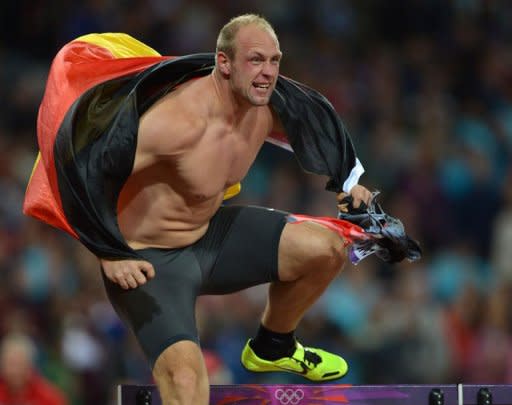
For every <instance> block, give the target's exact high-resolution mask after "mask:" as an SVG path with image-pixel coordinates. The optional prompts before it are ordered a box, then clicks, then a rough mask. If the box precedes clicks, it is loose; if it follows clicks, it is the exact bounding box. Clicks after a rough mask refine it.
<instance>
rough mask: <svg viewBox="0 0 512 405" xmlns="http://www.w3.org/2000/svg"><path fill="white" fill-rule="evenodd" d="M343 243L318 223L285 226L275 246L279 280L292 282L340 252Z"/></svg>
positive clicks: (333, 233) (307, 222) (291, 223)
mask: <svg viewBox="0 0 512 405" xmlns="http://www.w3.org/2000/svg"><path fill="white" fill-rule="evenodd" d="M343 246H344V241H343V239H342V238H341V237H340V236H338V235H337V234H336V233H335V232H333V231H332V230H330V229H328V228H326V227H325V226H323V225H320V224H318V223H314V222H310V221H306V222H301V223H295V222H288V223H287V224H286V226H285V227H284V229H283V232H282V235H281V242H280V244H279V256H278V257H279V280H280V281H293V280H296V279H297V278H298V277H299V276H301V275H302V274H304V272H305V271H307V270H311V269H314V268H315V267H318V266H321V265H322V263H325V262H326V261H328V260H329V258H330V257H332V256H333V255H336V254H339V250H343V249H344V248H343Z"/></svg>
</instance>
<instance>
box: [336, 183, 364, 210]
mask: <svg viewBox="0 0 512 405" xmlns="http://www.w3.org/2000/svg"><path fill="white" fill-rule="evenodd" d="M347 195H351V196H352V198H353V201H352V206H353V207H354V208H359V206H360V205H361V203H365V204H366V205H367V206H368V205H370V201H371V200H372V193H371V191H370V190H368V189H367V188H366V187H364V186H361V185H360V184H356V185H355V186H354V187H352V189H351V190H350V193H349V194H347V193H339V194H338V195H337V196H336V199H337V200H338V203H340V202H341V200H343V199H344V198H345V197H346V196H347ZM338 209H339V210H340V211H342V212H346V211H347V207H345V206H344V204H338Z"/></svg>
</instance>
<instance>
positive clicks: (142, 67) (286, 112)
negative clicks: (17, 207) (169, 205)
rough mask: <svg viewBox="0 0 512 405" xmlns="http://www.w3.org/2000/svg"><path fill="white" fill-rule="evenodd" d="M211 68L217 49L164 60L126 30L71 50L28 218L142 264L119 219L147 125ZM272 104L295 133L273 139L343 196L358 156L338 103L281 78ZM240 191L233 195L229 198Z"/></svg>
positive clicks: (43, 122)
mask: <svg viewBox="0 0 512 405" xmlns="http://www.w3.org/2000/svg"><path fill="white" fill-rule="evenodd" d="M213 66H214V55H213V54H211V53H205V54H194V55H187V56H182V57H169V56H161V55H159V54H158V52H156V51H155V50H154V49H152V48H150V47H148V46H147V45H145V44H143V43H141V42H139V41H137V40H136V39H134V38H132V37H130V36H129V35H126V34H121V33H107V34H90V35H86V36H83V37H80V38H77V39H76V40H74V41H72V42H70V43H68V44H67V45H65V46H64V47H63V48H62V49H61V50H60V51H59V53H58V54H57V55H56V57H55V59H54V61H53V63H52V66H51V69H50V74H49V77H48V82H47V85H46V90H45V94H44V97H43V100H42V102H41V106H40V108H39V115H38V122H37V135H38V144H39V149H40V153H39V155H38V157H37V160H36V163H35V165H34V169H33V172H32V175H31V178H30V180H29V183H28V186H27V190H26V194H25V200H24V205H23V211H24V213H25V214H26V215H30V216H33V217H35V218H37V219H39V220H41V221H43V222H46V223H48V224H50V225H52V226H55V227H57V228H60V229H62V230H64V231H66V232H67V233H69V234H70V235H72V236H73V237H75V238H77V239H79V240H80V241H81V242H82V243H83V244H84V245H85V246H86V247H87V248H88V249H89V250H91V251H92V252H93V253H94V254H96V255H97V256H98V257H102V258H140V257H139V256H138V254H137V253H136V252H135V251H134V250H133V249H131V248H130V247H129V246H128V245H127V244H126V241H125V240H124V238H123V236H122V234H121V232H120V230H119V226H118V224H117V215H116V208H117V200H118V197H119V194H120V191H121V188H122V187H123V185H124V183H125V182H126V179H127V178H128V176H129V175H130V173H131V170H132V167H133V162H134V159H135V150H136V145H137V131H138V123H139V119H140V117H141V115H142V114H143V113H144V112H145V111H146V110H147V109H148V108H149V107H150V106H151V105H152V104H153V103H154V102H155V101H156V100H158V99H159V98H160V97H162V96H163V95H164V94H166V93H168V92H170V91H172V90H173V89H174V88H175V87H176V86H178V85H179V84H181V83H183V82H186V81H188V80H190V79H192V78H195V77H200V76H204V75H206V74H209V73H210V72H211V71H212V69H213ZM271 106H272V108H273V109H274V110H275V111H276V113H277V114H278V115H279V117H280V119H281V121H282V123H283V126H284V128H285V131H286V134H287V135H286V136H284V135H283V134H272V135H271V136H270V137H269V139H268V140H269V141H271V142H274V143H277V144H279V145H280V146H282V147H285V148H287V149H291V150H293V152H294V153H295V155H296V157H297V159H298V161H299V163H300V165H301V166H302V167H303V169H304V170H307V171H310V172H313V173H317V174H324V175H327V176H329V179H330V180H329V182H328V184H327V188H328V189H329V190H332V191H341V190H342V187H343V182H344V181H345V179H346V178H347V177H348V176H349V175H350V173H351V170H353V168H354V167H355V166H356V156H355V151H354V148H353V145H352V142H351V140H350V136H349V135H348V133H347V131H346V130H345V127H344V126H343V123H342V122H341V120H340V118H339V116H338V115H337V113H336V112H335V111H334V109H333V107H332V105H331V104H330V103H329V102H328V101H327V99H325V98H324V97H323V96H322V95H321V94H320V93H318V92H316V91H315V90H312V89H310V88H308V87H306V86H304V85H302V84H300V83H298V82H295V81H292V80H290V79H288V78H285V77H284V76H280V77H279V78H278V81H277V84H276V89H275V91H274V93H273V95H272V98H271ZM169 125H172V122H170V123H169ZM238 190H239V187H234V188H233V189H228V190H227V191H226V194H225V197H226V198H228V197H230V196H232V195H234V194H236V193H237V192H238Z"/></svg>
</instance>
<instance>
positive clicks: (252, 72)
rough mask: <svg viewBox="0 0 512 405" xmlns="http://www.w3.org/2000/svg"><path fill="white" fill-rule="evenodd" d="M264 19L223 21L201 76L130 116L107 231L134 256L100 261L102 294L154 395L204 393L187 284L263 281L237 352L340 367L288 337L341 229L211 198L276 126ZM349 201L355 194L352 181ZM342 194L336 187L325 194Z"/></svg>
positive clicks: (199, 288) (275, 65)
mask: <svg viewBox="0 0 512 405" xmlns="http://www.w3.org/2000/svg"><path fill="white" fill-rule="evenodd" d="M281 55H282V54H281V51H280V49H279V42H278V39H277V36H276V34H275V33H274V30H273V29H272V27H271V26H270V25H269V24H268V22H267V21H265V20H264V19H262V18H260V17H257V16H254V15H245V16H240V17H238V18H235V19H233V20H232V21H231V22H230V23H228V24H227V25H226V26H225V27H224V28H223V29H222V30H221V32H220V34H219V38H218V40H217V51H216V66H215V69H214V70H213V72H212V74H211V75H207V76H204V77H201V78H199V79H197V80H192V81H189V82H186V83H185V84H183V85H181V86H180V87H179V88H178V89H176V90H175V91H173V92H171V93H170V94H168V95H166V96H165V97H163V98H162V99H160V100H159V101H158V102H157V103H155V104H154V105H153V106H152V107H151V108H150V109H149V110H148V111H147V112H146V113H145V114H144V115H143V117H142V118H141V121H140V126H139V136H138V144H137V151H136V158H135V163H134V167H133V171H132V174H131V176H130V178H129V179H128V181H127V182H126V184H125V186H124V188H123V191H122V193H121V196H120V199H119V204H118V221H119V225H120V229H121V231H122V233H123V236H124V237H125V239H126V241H127V242H128V243H129V245H130V247H132V248H133V249H136V250H137V252H138V253H139V254H140V255H141V256H142V257H144V258H145V259H146V260H147V261H136V260H118V261H109V260H105V259H101V265H102V268H103V273H104V280H105V285H106V289H107V292H108V295H109V298H110V300H111V302H112V304H113V305H114V307H115V308H116V310H117V311H118V313H119V314H120V315H121V316H122V317H123V318H124V319H125V320H126V321H127V323H128V324H129V325H130V326H131V327H132V328H133V330H134V332H135V334H136V336H137V338H138V340H139V342H140V344H141V346H142V348H143V350H144V351H145V353H146V355H147V356H148V359H149V361H150V363H151V365H152V366H153V374H154V377H155V380H156V383H157V385H158V388H159V391H160V394H161V397H162V401H163V403H164V404H166V405H167V404H191V405H201V404H208V398H209V384H208V378H207V373H206V369H205V365H204V361H203V359H202V356H201V350H200V347H199V344H198V342H199V340H198V336H197V330H196V325H195V319H194V311H195V301H196V297H197V296H198V295H200V294H222V293H230V292H234V291H238V290H240V289H244V288H248V287H251V286H254V285H257V284H262V283H267V282H270V283H271V284H270V288H269V294H268V301H267V305H266V308H265V310H264V312H263V316H262V319H261V325H260V329H259V331H258V334H257V336H256V337H255V338H254V339H251V340H250V341H249V342H248V343H247V345H246V346H245V348H244V351H243V353H242V362H243V364H244V366H245V367H246V368H248V369H249V370H253V371H279V370H284V371H291V372H295V373H298V374H302V375H304V376H305V377H306V378H309V379H310V380H313V381H327V380H332V379H335V378H340V377H342V376H343V375H345V374H346V372H347V370H348V367H347V364H346V362H345V361H344V360H343V359H342V358H341V357H339V356H336V355H334V354H331V353H327V352H325V351H322V350H319V349H313V348H307V347H306V348H305V347H303V346H302V345H300V344H299V343H298V342H296V340H295V337H294V330H295V329H296V327H297V325H298V323H299V321H300V319H301V317H302V316H303V314H304V313H305V311H306V310H307V309H308V308H309V307H310V306H311V305H312V304H313V303H314V302H315V301H316V299H317V298H318V297H319V296H320V295H321V294H322V292H323V291H324V290H325V288H326V287H327V286H328V285H329V283H330V282H331V280H332V279H333V278H334V277H335V276H336V275H337V274H338V273H339V271H340V270H341V268H342V266H343V264H344V262H345V260H346V255H345V251H344V247H343V246H344V245H343V241H342V240H340V237H339V236H338V235H337V234H335V233H334V232H332V231H330V230H329V229H327V228H323V227H321V226H319V225H317V224H314V223H310V222H305V223H301V224H293V225H292V224H290V223H287V220H286V219H287V214H286V213H283V212H278V211H274V210H269V209H264V208H255V207H237V206H222V201H223V197H224V192H225V190H226V189H227V188H228V187H230V186H232V185H234V184H236V183H238V182H239V181H241V180H242V179H243V177H244V176H245V175H246V174H247V172H248V170H249V168H250V166H251V164H252V163H253V161H254V159H255V157H256V155H257V153H258V151H259V150H260V148H261V146H262V144H263V142H264V141H265V139H266V138H267V136H268V135H269V134H270V133H271V132H272V131H282V128H280V126H279V122H278V121H277V119H276V117H275V115H274V114H273V112H272V110H271V108H270V107H269V105H268V103H269V100H270V96H271V94H272V91H273V90H274V87H275V84H276V81H277V77H278V73H279V63H280V60H281ZM347 191H348V192H349V193H350V194H351V195H352V197H353V198H354V205H355V206H358V205H359V203H360V202H365V203H369V201H370V199H371V193H370V192H369V191H368V190H367V189H366V188H364V187H363V186H360V185H357V184H356V185H355V186H353V187H352V188H351V189H350V190H347ZM339 197H342V195H339Z"/></svg>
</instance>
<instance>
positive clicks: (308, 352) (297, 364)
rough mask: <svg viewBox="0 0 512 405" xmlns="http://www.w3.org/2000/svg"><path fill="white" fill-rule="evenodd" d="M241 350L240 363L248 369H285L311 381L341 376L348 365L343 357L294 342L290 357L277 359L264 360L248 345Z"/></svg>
mask: <svg viewBox="0 0 512 405" xmlns="http://www.w3.org/2000/svg"><path fill="white" fill-rule="evenodd" d="M249 342H250V340H249V341H248V342H247V343H246V344H245V347H244V350H243V351H242V358H241V361H242V365H243V366H244V367H245V368H246V369H247V370H249V371H254V372H258V373H261V372H269V371H285V372H290V373H294V374H299V375H302V376H303V377H305V378H307V379H308V380H311V381H330V380H335V379H337V378H341V377H343V376H344V375H345V374H347V372H348V365H347V362H346V361H345V360H343V358H341V357H340V356H337V355H335V354H332V353H329V352H326V351H324V350H321V349H316V348H313V347H304V346H302V345H301V344H300V343H299V342H296V344H297V347H296V349H295V353H293V355H292V357H282V358H280V359H277V360H264V359H262V358H260V357H258V356H257V355H256V353H254V351H253V350H252V348H251V346H250V345H249Z"/></svg>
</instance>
